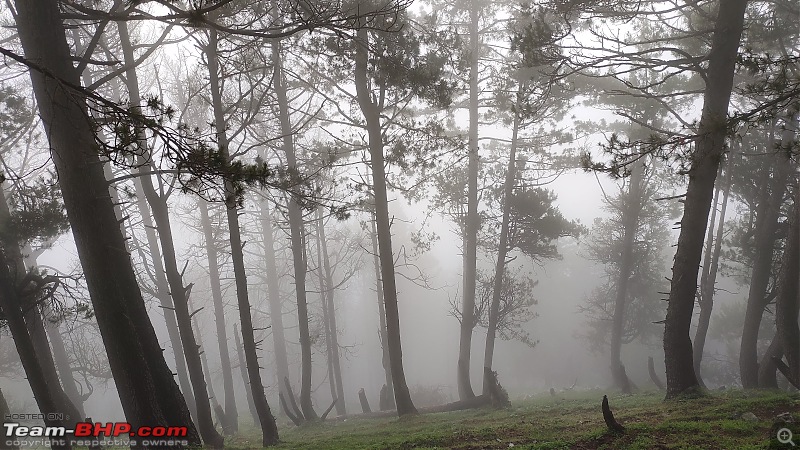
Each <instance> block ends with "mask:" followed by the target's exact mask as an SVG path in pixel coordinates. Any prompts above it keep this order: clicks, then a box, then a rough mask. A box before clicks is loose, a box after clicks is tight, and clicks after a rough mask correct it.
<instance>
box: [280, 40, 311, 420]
mask: <svg viewBox="0 0 800 450" xmlns="http://www.w3.org/2000/svg"><path fill="white" fill-rule="evenodd" d="M272 61H273V71H274V72H273V73H274V75H273V78H272V83H273V86H274V87H275V95H276V97H277V98H278V110H279V114H278V119H279V121H280V124H281V134H282V138H283V152H284V154H285V155H286V166H287V169H288V170H289V173H293V174H297V173H298V172H297V156H296V155H295V150H294V139H293V133H294V132H293V131H292V124H291V120H290V117H289V100H288V97H287V92H286V85H285V83H284V78H283V60H282V56H281V46H280V41H278V40H277V39H275V40H273V41H272ZM289 197H290V198H289V205H288V209H289V231H290V235H291V241H292V257H293V261H294V285H295V292H296V294H297V320H298V326H299V328H298V330H299V331H300V366H301V367H300V369H301V370H300V371H301V373H300V408H301V409H302V410H303V416H304V417H305V419H306V420H316V419H317V413H316V411H314V405H313V403H312V401H311V389H312V386H311V368H312V364H311V351H312V348H311V333H310V332H309V329H308V323H309V317H308V299H307V295H306V272H307V270H308V268H307V263H306V258H305V254H304V253H305V248H304V247H305V240H304V231H303V212H302V211H301V209H300V205H298V204H297V202H296V201H295V200H294V198H293V197H292V196H291V195H290V196H289Z"/></svg>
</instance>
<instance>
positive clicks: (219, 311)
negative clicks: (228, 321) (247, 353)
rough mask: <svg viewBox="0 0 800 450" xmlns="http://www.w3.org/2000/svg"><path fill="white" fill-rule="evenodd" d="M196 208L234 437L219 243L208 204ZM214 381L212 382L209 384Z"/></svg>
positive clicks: (225, 424)
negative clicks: (203, 241)
mask: <svg viewBox="0 0 800 450" xmlns="http://www.w3.org/2000/svg"><path fill="white" fill-rule="evenodd" d="M197 207H198V209H200V225H201V226H202V227H203V237H204V239H205V244H206V257H207V258H208V282H209V284H210V285H211V299H212V301H213V302H214V323H215V324H216V326H217V345H218V346H219V362H220V365H221V366H222V388H223V391H224V392H225V410H224V417H223V418H222V429H223V431H224V432H225V434H234V433H236V432H237V431H238V430H239V412H238V411H237V410H236V394H235V393H234V391H233V371H232V370H231V356H230V353H229V350H228V331H227V327H226V326H225V310H224V308H223V305H222V286H221V284H220V277H219V263H218V261H219V258H218V257H217V243H216V240H215V239H214V231H213V227H212V225H211V218H210V217H209V215H208V203H206V201H205V200H204V199H202V198H198V200H197ZM210 383H211V380H209V384H210Z"/></svg>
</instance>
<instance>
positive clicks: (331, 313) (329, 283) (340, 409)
mask: <svg viewBox="0 0 800 450" xmlns="http://www.w3.org/2000/svg"><path fill="white" fill-rule="evenodd" d="M317 223H318V227H319V228H318V230H319V243H320V247H322V268H323V269H324V280H325V289H324V291H325V295H324V296H323V302H325V303H327V312H328V314H327V319H326V321H327V323H328V327H329V333H330V337H331V354H330V357H331V359H332V361H333V374H334V375H335V376H336V414H338V415H340V416H343V415H345V414H347V406H346V405H345V401H344V386H343V384H342V365H341V361H340V359H339V331H338V327H337V326H336V302H335V301H334V299H335V295H334V294H335V292H334V291H335V289H334V285H333V273H332V271H331V261H330V257H329V255H328V244H327V239H326V238H325V223H324V221H323V220H322V211H321V210H320V209H317Z"/></svg>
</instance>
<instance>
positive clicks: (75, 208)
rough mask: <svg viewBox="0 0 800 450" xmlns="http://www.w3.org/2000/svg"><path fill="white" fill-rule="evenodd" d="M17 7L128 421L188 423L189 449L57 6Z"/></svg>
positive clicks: (49, 0) (47, 2) (180, 402)
mask: <svg viewBox="0 0 800 450" xmlns="http://www.w3.org/2000/svg"><path fill="white" fill-rule="evenodd" d="M15 3H16V7H17V29H18V31H19V35H20V40H21V42H22V46H23V48H24V50H25V56H26V58H28V60H30V61H33V62H34V63H35V64H38V65H40V66H41V67H43V68H44V69H46V70H47V73H48V75H44V74H42V73H41V72H39V71H37V70H31V80H32V82H33V88H34V93H35V95H36V99H37V104H38V106H39V109H40V113H41V117H42V120H43V122H44V128H45V131H46V133H47V136H48V138H49V140H50V149H51V154H52V156H53V162H54V164H55V166H56V170H57V171H58V176H59V185H60V187H61V192H62V195H63V198H64V205H65V206H66V210H67V215H68V217H69V221H70V224H71V226H72V232H73V235H74V237H75V244H76V247H77V249H78V255H79V257H80V260H81V264H82V266H83V269H84V274H85V276H86V281H87V284H88V287H89V293H90V295H91V299H92V304H93V306H94V312H95V317H96V318H97V323H98V325H99V327H100V332H101V334H102V336H103V342H104V344H105V347H106V351H107V354H108V361H109V364H110V366H111V371H112V373H113V374H114V381H115V384H116V386H117V390H118V392H119V395H120V400H121V402H122V406H123V409H124V411H125V415H126V418H127V419H128V421H129V422H131V425H132V426H134V427H136V426H142V425H148V426H155V425H163V426H186V427H187V429H188V430H189V433H188V436H187V440H188V441H189V443H190V445H198V444H199V443H200V439H199V436H198V435H197V431H196V429H195V427H194V425H193V423H192V420H191V417H190V414H189V410H188V408H187V407H186V401H185V400H184V398H183V396H182V395H181V393H180V391H179V390H178V386H177V384H175V380H174V378H173V376H172V372H171V371H170V370H169V367H168V366H167V364H166V361H164V356H163V354H162V352H161V346H160V345H159V342H158V339H157V337H156V334H155V330H154V329H153V326H152V323H151V322H150V318H149V317H148V315H147V309H146V307H145V304H144V300H143V299H142V295H141V291H140V290H139V286H138V284H137V281H136V275H135V273H134V271H133V266H132V264H131V259H130V255H129V254H128V252H127V250H126V248H125V241H124V239H123V236H122V233H121V231H120V229H119V224H118V222H117V218H116V217H115V216H114V205H113V204H112V202H111V198H110V197H109V195H108V183H107V181H106V180H105V178H104V176H103V169H102V165H101V164H100V159H99V157H98V155H97V153H96V151H95V150H96V149H97V145H96V142H95V136H94V133H93V126H92V123H91V122H90V119H89V116H88V113H87V108H86V100H85V97H84V96H83V93H82V92H79V91H75V90H73V89H72V87H78V86H80V80H79V78H78V73H77V71H76V70H75V68H74V67H73V66H72V57H71V55H70V51H69V47H68V45H67V41H66V36H65V34H64V27H63V24H62V23H61V16H60V13H59V9H58V2H57V1H55V0H24V1H16V2H15ZM51 75H52V76H54V77H58V78H59V79H58V80H54V79H53V78H51V77H50V76H51Z"/></svg>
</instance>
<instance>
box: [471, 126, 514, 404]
mask: <svg viewBox="0 0 800 450" xmlns="http://www.w3.org/2000/svg"><path fill="white" fill-rule="evenodd" d="M518 135H519V115H518V114H514V125H513V129H512V135H511V151H510V152H509V154H508V165H507V166H506V179H505V186H504V193H503V218H502V221H501V224H500V241H499V242H498V244H497V245H498V247H497V263H496V264H495V270H494V285H493V286H492V303H491V305H490V306H489V326H488V327H487V328H488V329H487V331H486V347H485V349H484V352H483V373H484V377H483V395H487V394H489V389H490V388H491V387H492V386H491V383H490V381H491V380H489V378H488V377H487V376H486V374H491V373H492V360H493V359H494V342H495V337H496V335H497V326H498V325H499V322H500V319H501V318H500V317H499V315H500V297H501V295H502V291H503V278H504V277H505V273H506V256H507V255H508V250H509V248H508V228H509V220H510V217H511V196H512V195H513V193H514V183H515V182H516V179H517V136H518ZM461 314H462V326H463V322H464V320H465V319H464V317H463V316H464V313H463V311H462V313H461ZM461 399H462V400H463V399H464V398H463V397H462V398H461Z"/></svg>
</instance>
